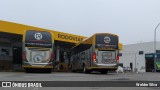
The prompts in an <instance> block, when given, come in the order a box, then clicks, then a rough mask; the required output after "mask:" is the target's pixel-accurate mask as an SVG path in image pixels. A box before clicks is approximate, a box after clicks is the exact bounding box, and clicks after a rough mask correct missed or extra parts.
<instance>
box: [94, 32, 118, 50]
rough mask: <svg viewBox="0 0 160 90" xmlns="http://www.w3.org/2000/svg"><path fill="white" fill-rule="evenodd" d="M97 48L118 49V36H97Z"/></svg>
mask: <svg viewBox="0 0 160 90" xmlns="http://www.w3.org/2000/svg"><path fill="white" fill-rule="evenodd" d="M96 48H105V49H118V36H115V35H110V34H102V35H96Z"/></svg>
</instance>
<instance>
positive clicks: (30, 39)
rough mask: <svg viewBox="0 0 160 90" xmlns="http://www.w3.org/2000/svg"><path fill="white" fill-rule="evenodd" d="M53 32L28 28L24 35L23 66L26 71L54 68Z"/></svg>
mask: <svg viewBox="0 0 160 90" xmlns="http://www.w3.org/2000/svg"><path fill="white" fill-rule="evenodd" d="M53 59H54V56H53V40H52V34H51V33H50V32H46V31H36V30H27V31H26V32H25V35H24V37H23V68H24V69H25V70H26V72H30V71H33V70H34V71H35V70H44V71H47V72H51V71H52V69H53Z"/></svg>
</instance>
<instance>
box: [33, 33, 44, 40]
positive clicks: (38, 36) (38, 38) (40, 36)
mask: <svg viewBox="0 0 160 90" xmlns="http://www.w3.org/2000/svg"><path fill="white" fill-rule="evenodd" d="M34 37H35V39H37V40H41V39H42V34H41V33H36V34H35V35H34Z"/></svg>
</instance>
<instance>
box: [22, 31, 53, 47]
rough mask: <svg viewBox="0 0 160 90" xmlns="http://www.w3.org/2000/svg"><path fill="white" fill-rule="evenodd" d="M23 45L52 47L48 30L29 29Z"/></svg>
mask: <svg viewBox="0 0 160 90" xmlns="http://www.w3.org/2000/svg"><path fill="white" fill-rule="evenodd" d="M25 47H43V48H52V36H51V34H50V33H49V32H43V31H34V30H29V31H27V32H26V36H25Z"/></svg>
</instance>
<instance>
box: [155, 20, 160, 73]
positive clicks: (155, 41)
mask: <svg viewBox="0 0 160 90" xmlns="http://www.w3.org/2000/svg"><path fill="white" fill-rule="evenodd" d="M159 25H160V23H158V25H157V27H156V28H155V29H154V52H155V55H156V30H157V28H158V26H159ZM155 62H156V61H155V57H154V71H155V72H156V63H155Z"/></svg>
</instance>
